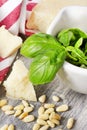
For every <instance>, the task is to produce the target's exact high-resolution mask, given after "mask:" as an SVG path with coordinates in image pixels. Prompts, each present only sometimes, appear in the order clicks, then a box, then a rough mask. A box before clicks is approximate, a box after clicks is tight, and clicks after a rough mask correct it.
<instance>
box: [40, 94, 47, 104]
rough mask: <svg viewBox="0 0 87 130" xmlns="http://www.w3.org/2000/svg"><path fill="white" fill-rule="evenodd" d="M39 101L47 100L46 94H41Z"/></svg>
mask: <svg viewBox="0 0 87 130" xmlns="http://www.w3.org/2000/svg"><path fill="white" fill-rule="evenodd" d="M39 101H40V102H41V103H44V102H45V101H46V95H42V96H40V97H39Z"/></svg>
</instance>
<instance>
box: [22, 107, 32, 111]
mask: <svg viewBox="0 0 87 130" xmlns="http://www.w3.org/2000/svg"><path fill="white" fill-rule="evenodd" d="M32 111H33V107H25V108H24V112H32Z"/></svg>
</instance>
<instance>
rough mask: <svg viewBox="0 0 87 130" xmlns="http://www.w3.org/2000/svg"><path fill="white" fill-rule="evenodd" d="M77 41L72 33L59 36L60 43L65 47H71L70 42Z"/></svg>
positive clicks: (68, 32)
mask: <svg viewBox="0 0 87 130" xmlns="http://www.w3.org/2000/svg"><path fill="white" fill-rule="evenodd" d="M73 39H75V37H74V35H73V33H72V32H71V31H64V32H62V33H61V34H59V35H58V41H59V42H61V43H62V44H63V45H64V46H65V47H66V46H69V45H70V41H71V40H73Z"/></svg>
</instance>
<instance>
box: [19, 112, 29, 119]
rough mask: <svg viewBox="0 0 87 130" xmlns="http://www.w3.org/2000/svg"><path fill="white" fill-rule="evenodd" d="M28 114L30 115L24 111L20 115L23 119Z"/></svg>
mask: <svg viewBox="0 0 87 130" xmlns="http://www.w3.org/2000/svg"><path fill="white" fill-rule="evenodd" d="M26 116H28V112H23V113H22V114H21V115H20V116H19V119H23V118H25V117H26Z"/></svg>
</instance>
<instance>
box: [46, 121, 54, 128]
mask: <svg viewBox="0 0 87 130" xmlns="http://www.w3.org/2000/svg"><path fill="white" fill-rule="evenodd" d="M47 123H48V125H49V126H50V127H51V128H54V127H55V124H54V123H53V122H52V121H50V120H48V121H47Z"/></svg>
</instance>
